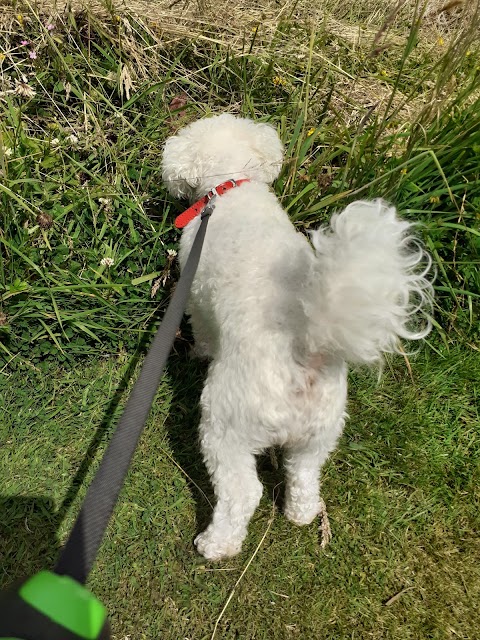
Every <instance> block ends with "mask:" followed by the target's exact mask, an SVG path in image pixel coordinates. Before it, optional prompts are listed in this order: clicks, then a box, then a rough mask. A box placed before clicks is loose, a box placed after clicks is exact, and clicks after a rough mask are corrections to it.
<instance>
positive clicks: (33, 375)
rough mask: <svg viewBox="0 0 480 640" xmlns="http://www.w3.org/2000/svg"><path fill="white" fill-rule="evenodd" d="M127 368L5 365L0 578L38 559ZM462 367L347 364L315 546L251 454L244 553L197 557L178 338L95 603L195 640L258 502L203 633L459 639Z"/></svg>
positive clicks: (466, 465) (470, 546) (190, 386)
mask: <svg viewBox="0 0 480 640" xmlns="http://www.w3.org/2000/svg"><path fill="white" fill-rule="evenodd" d="M127 367H128V361H127V360H126V359H124V360H123V361H120V362H119V361H118V360H117V359H106V360H103V361H97V362H95V363H92V364H90V365H89V366H83V367H82V375H81V376H80V375H79V374H78V371H75V370H70V369H67V370H66V369H63V370H62V369H54V370H52V371H50V372H49V375H45V374H44V373H37V372H35V371H31V372H29V373H28V374H27V376H25V375H24V374H22V375H21V374H20V373H18V372H14V373H12V374H11V375H10V377H9V378H6V379H4V381H3V384H2V387H1V388H0V398H2V400H1V406H0V410H1V412H2V415H3V416H4V419H3V422H2V426H1V441H2V442H3V443H4V446H3V448H2V451H3V453H2V457H1V459H0V477H1V478H2V492H1V493H2V496H4V497H5V498H6V506H4V507H3V509H2V527H3V528H2V538H1V543H0V545H1V546H0V555H1V556H2V582H3V583H6V582H9V581H11V580H12V579H13V578H15V577H18V576H20V575H22V574H25V573H27V574H28V573H29V572H32V571H34V570H36V569H38V568H39V567H40V566H43V565H44V564H45V563H46V564H47V566H49V565H50V564H51V562H52V561H53V559H54V557H55V553H56V551H57V549H58V545H59V543H60V542H61V540H63V539H64V536H65V534H66V531H67V530H68V526H69V525H70V524H71V522H72V518H73V516H74V514H75V513H76V511H77V508H78V502H79V499H80V498H81V495H82V493H83V489H81V490H80V492H79V494H78V495H74V494H75V491H72V476H73V475H74V474H75V473H76V471H77V470H78V469H79V467H80V466H81V460H82V458H83V456H84V454H85V452H86V451H87V449H89V445H90V444H91V440H92V439H94V440H95V439H96V441H98V443H99V447H98V450H97V451H96V453H95V454H93V452H92V447H91V446H90V468H89V470H88V473H87V478H88V477H90V475H91V470H92V468H93V467H94V461H95V460H97V459H98V456H99V454H100V452H101V450H102V449H103V446H104V442H105V440H106V438H107V435H108V433H109V432H110V430H111V427H112V425H113V421H114V417H115V416H116V415H117V414H118V408H116V409H115V410H113V409H112V407H111V404H110V403H111V402H112V398H113V399H114V403H116V402H117V401H118V398H115V393H114V392H115V389H116V388H117V386H118V385H119V384H120V382H121V379H122V375H123V374H124V372H125V370H126V368H127ZM479 373H480V361H479V358H478V355H477V354H476V353H475V352H470V354H467V353H466V352H465V351H464V350H463V349H461V348H459V347H456V348H453V349H452V350H450V351H449V352H447V351H446V349H443V351H442V353H441V354H439V355H437V354H435V353H433V352H431V351H424V352H422V353H421V354H419V356H418V357H417V359H416V361H415V363H414V367H413V375H414V380H413V382H412V380H411V379H410V377H409V375H408V373H407V371H406V370H405V369H399V368H398V367H391V368H390V367H389V368H387V370H386V372H385V374H384V376H383V378H382V380H381V381H380V383H378V384H377V382H376V380H375V379H374V377H373V376H365V375H363V374H362V375H359V374H353V375H352V376H351V385H350V388H351V399H350V406H349V411H350V416H351V417H350V420H349V422H348V426H347V429H346V432H345V434H344V436H343V438H342V441H341V443H340V447H339V449H338V450H337V452H336V453H335V454H334V455H333V457H332V458H331V459H330V461H329V462H328V464H327V466H326V468H325V473H324V480H323V496H324V498H325V500H326V502H327V505H328V509H329V515H330V520H331V524H332V528H333V540H332V542H331V544H330V545H329V546H328V547H327V549H326V550H325V551H322V550H321V549H320V546H319V532H318V525H315V524H314V525H312V526H309V527H307V528H304V529H301V528H296V527H294V526H293V525H291V524H290V523H288V522H287V521H286V520H285V518H284V517H283V516H282V515H281V512H280V510H279V506H278V504H279V502H280V500H281V491H282V485H281V482H282V480H283V475H282V473H281V470H275V469H274V468H273V467H272V465H271V463H270V461H269V459H268V458H262V459H261V461H260V469H261V475H262V478H263V481H264V484H265V486H266V490H265V493H264V497H263V499H262V503H261V505H260V508H259V509H258V511H257V513H256V514H255V517H254V520H253V523H252V525H251V528H250V532H249V536H248V539H247V541H246V544H245V548H244V551H243V552H242V554H241V555H240V556H239V557H238V558H236V559H234V560H231V561H228V562H226V563H224V564H222V565H214V564H213V565H212V564H208V563H207V564H205V561H204V560H203V559H202V558H200V557H199V556H197V555H196V553H195V551H194V548H193V538H194V536H195V534H196V532H197V531H198V530H199V529H200V528H201V527H202V526H203V525H204V524H205V522H206V520H207V519H208V517H209V514H210V511H211V509H210V505H209V503H208V500H211V499H212V496H211V489H210V486H209V484H208V480H207V478H206V474H205V471H204V469H203V466H202V464H201V462H200V457H199V453H198V450H197V443H196V423H197V418H198V416H197V408H196V401H197V399H198V394H199V392H200V388H201V377H202V376H201V374H202V371H201V368H200V367H199V366H198V365H196V366H192V365H191V363H190V362H189V363H188V365H187V362H186V355H185V354H184V352H183V350H182V351H181V352H180V353H179V354H177V356H175V357H174V358H173V359H172V361H171V362H170V365H169V370H168V372H167V374H166V376H165V379H164V382H163V384H162V386H161V388H160V390H159V395H158V398H157V401H156V403H155V406H154V409H153V413H152V417H151V420H150V421H149V424H148V427H147V430H146V432H145V435H144V437H143V438H142V441H141V444H140V447H139V450H138V452H137V454H136V456H135V460H134V464H133V466H132V469H131V472H130V474H129V478H128V480H127V483H126V486H125V488H124V491H123V493H122V497H121V500H120V502H119V504H118V507H117V510H116V513H115V518H114V520H113V521H112V523H111V526H110V528H109V531H108V535H107V539H106V541H105V544H104V546H103V547H102V551H101V554H100V557H99V559H98V562H97V565H96V568H95V571H94V573H93V575H92V578H91V581H90V587H91V588H92V589H93V590H94V592H95V593H96V594H98V595H99V596H100V597H101V598H102V600H103V601H104V602H105V603H106V605H107V607H108V609H109V611H110V612H111V614H112V624H113V631H114V635H115V638H117V639H119V638H125V637H132V638H148V639H150V638H157V637H162V638H171V639H172V640H173V639H178V638H192V639H193V638H195V639H203V638H210V637H211V635H212V632H213V628H214V626H215V620H216V619H217V618H218V616H219V614H220V612H221V610H222V608H223V606H224V604H225V603H226V601H227V599H228V597H229V594H230V592H231V590H232V589H233V587H234V585H235V583H236V581H237V580H238V578H239V576H240V575H241V573H242V571H243V569H244V567H245V565H246V564H247V562H248V561H249V559H250V557H251V556H252V554H253V552H254V551H255V548H256V547H257V545H258V543H259V542H260V541H261V539H262V536H263V535H264V533H265V531H266V530H267V528H268V527H269V524H270V519H271V517H272V509H273V510H274V515H273V522H272V523H271V525H270V528H269V529H268V531H267V533H266V536H265V539H264V541H263V544H262V546H261V548H260V550H259V552H258V554H257V555H256V556H255V558H254V560H253V562H252V563H251V564H250V566H249V568H248V571H247V572H246V573H245V575H244V576H243V579H242V580H241V582H240V584H239V585H238V587H237V589H236V591H235V593H234V596H233V598H232V600H231V602H230V603H229V606H228V607H227V609H226V611H225V614H224V616H223V618H222V619H221V620H220V623H219V626H218V630H217V634H216V637H217V638H290V637H293V638H295V637H300V638H317V637H322V638H332V639H339V638H379V639H380V638H382V639H384V638H412V639H418V638H438V639H441V638H459V637H460V638H472V639H473V638H475V637H476V634H477V630H478V625H479V623H480V617H479V614H478V608H477V607H476V604H475V603H476V602H477V601H478V597H479V596H480V569H479V567H480V564H479V562H478V560H479V552H480V549H479V543H478V536H477V534H476V532H477V531H478V526H479V525H480V522H479V516H478V514H479V506H480V505H479V502H480V493H479V490H478V486H479V482H478V480H479V461H480V438H479V426H478V425H479V416H478V388H477V387H476V381H477V380H478V375H479ZM125 395H126V392H124V393H123V395H122V396H121V402H123V400H124V398H125ZM121 402H120V404H121ZM102 421H103V422H102ZM99 425H100V426H99ZM32 443H35V444H34V446H33V445H32ZM92 454H93V455H92ZM78 480H79V478H77V480H76V481H75V482H73V484H74V485H75V484H76V482H78ZM83 486H84V485H83ZM273 496H275V500H276V503H274V500H273ZM64 502H66V505H65V504H64ZM395 596H398V598H397V599H394V600H393V601H391V599H392V598H394V597H395ZM389 601H390V602H389Z"/></svg>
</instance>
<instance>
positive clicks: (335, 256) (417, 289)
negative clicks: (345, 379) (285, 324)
mask: <svg viewBox="0 0 480 640" xmlns="http://www.w3.org/2000/svg"><path fill="white" fill-rule="evenodd" d="M411 226H412V225H411V224H410V223H408V222H405V221H404V220H400V219H399V218H398V217H397V215H396V210H395V208H394V207H392V206H389V205H388V204H386V203H385V202H384V201H382V200H374V201H372V202H365V201H358V202H354V203H352V204H350V205H349V206H348V207H347V208H346V209H345V210H344V211H343V212H342V213H340V214H338V215H335V216H333V217H332V220H331V222H330V229H320V230H318V231H314V232H313V233H312V242H313V245H314V247H315V250H316V257H317V260H316V266H315V269H314V278H313V280H312V281H311V282H310V286H309V287H308V289H309V299H308V300H307V301H306V303H305V309H306V312H307V314H308V317H309V319H310V331H309V333H310V340H311V342H312V343H313V344H312V345H311V346H312V347H313V348H314V349H318V350H319V351H329V352H334V353H337V354H339V355H340V356H341V357H343V358H344V359H345V360H347V361H348V362H357V363H374V362H376V361H378V360H379V359H380V358H381V355H382V353H384V352H393V351H399V341H398V338H404V339H406V340H419V339H421V338H424V337H425V336H426V335H427V334H428V333H429V332H430V330H431V323H430V319H429V317H428V311H429V309H430V308H431V302H432V299H433V287H432V284H431V280H429V279H428V278H427V274H428V272H429V270H430V267H431V263H432V261H431V258H430V256H429V255H428V254H427V253H426V252H425V251H424V250H423V248H422V247H421V245H420V244H419V242H418V241H417V240H415V239H414V238H413V237H412V236H411V235H409V230H410V228H411Z"/></svg>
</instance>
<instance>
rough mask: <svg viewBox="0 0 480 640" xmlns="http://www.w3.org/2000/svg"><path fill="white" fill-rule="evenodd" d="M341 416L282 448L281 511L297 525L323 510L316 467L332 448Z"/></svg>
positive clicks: (311, 519) (341, 423) (319, 467)
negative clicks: (283, 486) (329, 425)
mask: <svg viewBox="0 0 480 640" xmlns="http://www.w3.org/2000/svg"><path fill="white" fill-rule="evenodd" d="M343 424H344V420H343V419H342V420H340V421H339V422H338V424H337V425H335V427H333V428H331V429H320V430H319V431H318V432H317V433H316V434H315V435H314V436H312V437H311V438H310V439H309V440H307V441H306V442H303V443H302V444H301V445H296V446H290V447H287V448H286V452H285V470H286V492H285V509H284V511H285V515H286V517H287V518H288V519H289V520H291V521H292V522H294V523H295V524H298V525H305V524H310V522H312V521H313V519H314V518H315V517H316V516H317V515H319V514H320V513H322V512H323V511H324V510H325V505H324V503H323V500H322V499H321V498H320V470H321V468H322V466H323V464H324V462H325V460H326V459H327V457H328V455H329V453H330V452H331V451H332V450H333V449H334V448H335V445H336V442H337V439H338V437H339V435H340V434H341V432H342V429H343Z"/></svg>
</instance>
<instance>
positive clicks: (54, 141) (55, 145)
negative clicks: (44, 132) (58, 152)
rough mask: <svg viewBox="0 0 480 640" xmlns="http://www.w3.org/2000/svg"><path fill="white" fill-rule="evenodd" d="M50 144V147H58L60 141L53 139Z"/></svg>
mask: <svg viewBox="0 0 480 640" xmlns="http://www.w3.org/2000/svg"><path fill="white" fill-rule="evenodd" d="M50 144H51V145H52V147H58V145H59V144H60V140H59V139H58V138H53V139H52V141H51V142H50Z"/></svg>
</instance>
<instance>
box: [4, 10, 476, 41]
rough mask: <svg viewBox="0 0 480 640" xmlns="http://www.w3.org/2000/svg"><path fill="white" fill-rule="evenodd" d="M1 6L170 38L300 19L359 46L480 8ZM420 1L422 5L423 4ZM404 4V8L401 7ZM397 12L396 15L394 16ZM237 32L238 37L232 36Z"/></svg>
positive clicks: (434, 30)
mask: <svg viewBox="0 0 480 640" xmlns="http://www.w3.org/2000/svg"><path fill="white" fill-rule="evenodd" d="M3 3H4V6H3V7H0V9H1V11H2V12H3V13H4V17H5V15H8V14H9V13H11V14H15V13H16V12H18V8H19V7H21V6H25V7H32V6H34V7H35V9H36V10H37V11H38V12H40V13H50V14H58V13H62V12H63V11H64V10H65V9H66V7H67V6H70V7H72V8H73V9H74V10H82V9H85V8H87V9H88V10H89V11H91V12H93V13H96V14H97V15H99V16H102V15H107V14H110V15H111V14H112V13H113V14H115V13H117V14H124V13H126V12H128V13H130V14H131V15H133V16H136V17H137V18H142V19H145V20H149V21H150V22H153V23H155V26H158V27H159V28H160V29H161V32H162V34H163V35H164V36H165V37H167V38H172V37H173V38H178V37H180V38H182V37H185V36H188V37H191V38H202V37H207V38H209V37H213V38H215V39H217V38H220V39H223V38H228V42H229V44H231V45H234V44H235V43H237V44H238V43H239V42H240V41H242V40H243V37H244V34H245V32H247V33H248V32H250V31H251V30H252V29H254V28H256V27H257V26H259V25H260V26H261V30H262V37H263V38H264V39H265V40H266V42H268V40H269V38H270V37H272V36H273V35H274V34H275V32H276V30H277V27H278V24H279V23H280V22H281V21H282V20H285V19H292V18H293V19H294V20H295V21H298V22H299V23H301V24H304V25H310V26H311V27H312V28H314V29H317V30H318V29H319V28H321V27H322V28H324V29H326V30H327V31H329V32H330V33H332V34H333V35H335V36H337V37H340V38H343V39H345V40H347V41H349V42H350V43H351V44H352V45H355V46H370V45H371V43H372V42H373V40H374V38H375V35H376V34H377V33H378V31H379V30H380V29H382V27H386V29H385V31H386V35H387V36H388V42H389V43H390V44H401V43H402V42H403V38H404V36H405V35H406V34H407V33H408V30H409V28H410V24H411V21H412V19H413V17H414V15H415V13H416V12H417V11H422V12H423V14H424V20H423V23H424V24H423V36H424V38H425V41H426V42H428V43H429V44H431V43H434V42H435V40H436V39H437V38H438V37H439V35H441V36H443V37H444V36H445V35H451V34H452V33H455V32H456V31H458V30H459V29H461V28H464V27H465V25H466V24H467V23H468V21H469V20H470V19H471V15H472V13H473V11H474V5H475V4H476V3H475V2H474V1H473V2H470V1H469V2H467V1H466V0H426V1H425V2H424V3H422V2H418V1H417V0H403V1H402V0H400V2H399V0H384V1H383V2H381V1H380V0H365V2H362V3H353V2H352V3H350V2H345V1H344V0H341V1H340V0H316V2H315V1H314V2H311V1H309V0H299V1H296V0H287V2H284V3H281V5H279V3H278V2H276V0H264V1H263V2H261V3H259V2H257V1H255V0H240V1H239V2H236V3H235V5H234V6H232V3H231V1H230V0H195V1H192V0H184V1H181V2H180V1H179V0H156V1H155V2H152V1H148V0H143V1H142V0H132V2H128V3H124V2H116V1H115V0H111V1H110V0H69V1H68V2H64V1H58V2H57V1H56V0H38V2H32V3H30V2H29V0H24V1H23V2H20V3H16V8H13V7H12V5H13V4H14V3H12V2H9V0H3ZM417 5H421V7H420V8H418V7H417ZM396 8H398V11H395V9H396ZM392 14H394V15H393V19H391V18H392ZM232 38H233V41H232Z"/></svg>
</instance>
